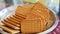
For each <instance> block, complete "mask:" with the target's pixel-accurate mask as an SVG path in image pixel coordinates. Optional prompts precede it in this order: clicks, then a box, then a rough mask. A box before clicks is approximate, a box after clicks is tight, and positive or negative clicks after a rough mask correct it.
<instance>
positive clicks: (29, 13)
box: [0, 2, 53, 34]
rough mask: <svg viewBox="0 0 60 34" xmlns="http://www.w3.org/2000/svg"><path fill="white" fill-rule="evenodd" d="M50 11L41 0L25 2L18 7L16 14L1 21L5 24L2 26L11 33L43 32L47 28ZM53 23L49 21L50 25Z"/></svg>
mask: <svg viewBox="0 0 60 34" xmlns="http://www.w3.org/2000/svg"><path fill="white" fill-rule="evenodd" d="M49 11H50V10H49V9H48V8H46V7H45V6H44V5H42V4H40V2H36V3H35V4H24V5H22V6H18V7H17V9H16V12H15V15H12V16H10V17H8V18H6V19H4V20H3V21H1V22H2V23H3V24H4V26H3V25H0V27H1V28H2V29H4V30H5V31H7V32H9V33H11V34H15V33H19V32H21V33H39V32H43V31H45V30H46V29H47V26H46V25H47V23H48V21H49V19H50V16H49ZM51 24H53V23H51ZM51 24H50V23H49V25H50V26H51ZM50 26H49V27H50Z"/></svg>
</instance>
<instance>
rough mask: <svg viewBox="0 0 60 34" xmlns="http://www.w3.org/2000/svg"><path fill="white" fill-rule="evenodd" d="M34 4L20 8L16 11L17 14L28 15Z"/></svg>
mask: <svg viewBox="0 0 60 34" xmlns="http://www.w3.org/2000/svg"><path fill="white" fill-rule="evenodd" d="M32 6H33V5H32V4H26V5H24V6H18V7H17V9H16V13H17V14H22V15H27V14H28V13H29V10H30V9H31V8H32Z"/></svg>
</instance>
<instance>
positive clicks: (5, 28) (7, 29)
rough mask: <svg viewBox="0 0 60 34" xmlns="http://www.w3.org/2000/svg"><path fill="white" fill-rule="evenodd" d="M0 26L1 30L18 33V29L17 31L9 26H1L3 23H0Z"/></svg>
mask: <svg viewBox="0 0 60 34" xmlns="http://www.w3.org/2000/svg"><path fill="white" fill-rule="evenodd" d="M0 28H2V29H3V30H5V31H7V32H9V33H14V34H15V33H19V32H20V31H18V30H13V29H11V28H8V27H6V26H3V25H0Z"/></svg>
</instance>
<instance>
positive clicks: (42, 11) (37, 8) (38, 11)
mask: <svg viewBox="0 0 60 34" xmlns="http://www.w3.org/2000/svg"><path fill="white" fill-rule="evenodd" d="M41 6H42V7H41ZM31 10H32V12H31V13H32V14H35V15H37V17H39V16H41V17H43V18H44V20H45V24H46V23H47V22H48V20H49V10H48V9H47V8H46V7H45V6H43V5H41V4H40V3H39V2H37V3H35V4H34V6H33V7H32V9H31Z"/></svg>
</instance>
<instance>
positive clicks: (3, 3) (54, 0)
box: [0, 0, 59, 13]
mask: <svg viewBox="0 0 60 34" xmlns="http://www.w3.org/2000/svg"><path fill="white" fill-rule="evenodd" d="M37 1H39V2H40V3H42V4H44V5H45V6H47V7H48V8H51V9H53V10H54V11H55V12H56V13H58V12H59V0H0V10H2V9H3V8H6V7H9V6H12V5H20V4H25V3H35V2H37Z"/></svg>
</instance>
